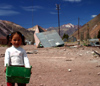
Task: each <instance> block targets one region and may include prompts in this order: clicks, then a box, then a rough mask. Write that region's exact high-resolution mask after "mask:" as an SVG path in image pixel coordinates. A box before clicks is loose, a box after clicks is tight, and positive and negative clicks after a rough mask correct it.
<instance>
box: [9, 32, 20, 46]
mask: <svg viewBox="0 0 100 86" xmlns="http://www.w3.org/2000/svg"><path fill="white" fill-rule="evenodd" d="M11 43H12V45H14V47H16V48H18V47H19V46H20V45H21V44H22V39H21V37H20V35H18V34H17V33H16V34H14V35H13V37H12V39H11Z"/></svg>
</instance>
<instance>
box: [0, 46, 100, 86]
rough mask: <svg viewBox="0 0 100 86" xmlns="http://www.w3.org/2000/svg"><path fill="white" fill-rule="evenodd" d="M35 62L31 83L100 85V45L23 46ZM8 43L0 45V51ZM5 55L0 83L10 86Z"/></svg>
mask: <svg viewBox="0 0 100 86" xmlns="http://www.w3.org/2000/svg"><path fill="white" fill-rule="evenodd" d="M23 48H24V49H25V50H26V52H27V53H28V54H27V55H28V58H29V60H30V64H31V65H32V67H33V68H32V75H31V79H30V83H29V84H27V86H100V57H99V56H97V55H96V54H94V52H93V50H96V51H97V52H98V53H100V49H99V48H91V47H80V48H73V47H57V48H38V49H37V48H35V46H33V45H27V46H24V47H23ZM5 50H6V47H0V55H1V54H4V52H5ZM3 70H4V56H3V55H2V56H0V85H1V86H6V79H5V73H4V72H3ZM16 86H17V85H16Z"/></svg>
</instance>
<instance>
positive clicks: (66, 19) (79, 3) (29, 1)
mask: <svg viewBox="0 0 100 86" xmlns="http://www.w3.org/2000/svg"><path fill="white" fill-rule="evenodd" d="M56 4H60V10H59V11H60V14H59V17H60V25H63V24H68V23H72V24H74V25H78V17H79V18H80V22H79V24H80V25H84V24H85V23H87V22H88V21H90V20H91V19H93V18H94V17H95V16H96V15H98V14H99V13H100V0H0V20H7V21H11V22H14V23H16V24H19V25H21V26H22V27H24V28H31V27H33V26H35V25H39V26H41V27H43V28H48V27H57V26H58V14H57V10H56Z"/></svg>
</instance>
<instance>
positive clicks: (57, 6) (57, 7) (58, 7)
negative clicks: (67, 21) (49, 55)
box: [56, 4, 60, 35]
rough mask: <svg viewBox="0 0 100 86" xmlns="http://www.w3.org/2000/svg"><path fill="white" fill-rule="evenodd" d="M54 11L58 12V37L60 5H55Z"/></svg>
mask: <svg viewBox="0 0 100 86" xmlns="http://www.w3.org/2000/svg"><path fill="white" fill-rule="evenodd" d="M56 9H57V10H58V29H59V35H60V18H59V10H60V5H59V4H56Z"/></svg>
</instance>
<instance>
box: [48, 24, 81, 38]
mask: <svg viewBox="0 0 100 86" xmlns="http://www.w3.org/2000/svg"><path fill="white" fill-rule="evenodd" d="M79 27H81V26H79ZM77 28H78V25H73V24H71V23H68V24H64V25H62V26H60V36H61V37H62V36H63V34H64V33H65V34H68V35H69V36H70V35H72V34H73V33H74V32H75V31H76V30H77ZM47 30H48V31H50V30H56V31H57V32H58V33H59V29H58V27H50V28H48V29H47Z"/></svg>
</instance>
